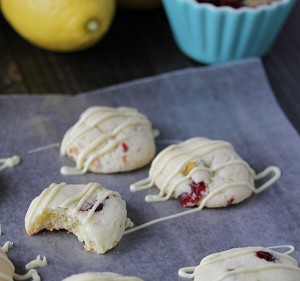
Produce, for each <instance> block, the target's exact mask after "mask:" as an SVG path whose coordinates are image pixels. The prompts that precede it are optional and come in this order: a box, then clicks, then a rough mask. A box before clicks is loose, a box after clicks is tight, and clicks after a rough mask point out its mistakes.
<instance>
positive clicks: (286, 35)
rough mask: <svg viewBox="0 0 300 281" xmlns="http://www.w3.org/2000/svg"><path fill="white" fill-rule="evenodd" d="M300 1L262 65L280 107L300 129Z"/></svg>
mask: <svg viewBox="0 0 300 281" xmlns="http://www.w3.org/2000/svg"><path fill="white" fill-rule="evenodd" d="M299 14H300V2H299V1H298V2H297V3H296V6H295V7H294V10H293V11H292V13H291V15H290V17H289V18H288V20H287V22H286V24H285V25H284V27H283V29H282V30H281V32H280V34H279V36H278V38H277V40H276V42H275V44H274V45H273V47H272V49H271V51H270V53H269V54H268V55H267V56H266V57H265V58H264V60H263V61H264V66H265V69H266V73H267V76H268V78H269V81H270V84H271V86H272V88H273V91H274V93H275V96H276V98H277V100H278V102H279V104H280V106H281V107H282V109H283V111H284V112H285V114H286V115H287V117H288V118H289V120H290V121H291V122H292V124H293V125H294V126H295V128H296V129H297V130H298V132H300V92H299V82H300V67H299V65H300V36H299V32H300V17H299Z"/></svg>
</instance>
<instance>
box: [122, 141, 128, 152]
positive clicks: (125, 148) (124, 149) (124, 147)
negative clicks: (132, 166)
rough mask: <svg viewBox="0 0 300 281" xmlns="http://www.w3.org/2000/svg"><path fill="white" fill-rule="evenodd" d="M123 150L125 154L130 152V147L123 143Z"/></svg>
mask: <svg viewBox="0 0 300 281" xmlns="http://www.w3.org/2000/svg"><path fill="white" fill-rule="evenodd" d="M122 148H123V151H124V152H127V151H128V149H129V148H128V145H127V144H126V143H125V142H122Z"/></svg>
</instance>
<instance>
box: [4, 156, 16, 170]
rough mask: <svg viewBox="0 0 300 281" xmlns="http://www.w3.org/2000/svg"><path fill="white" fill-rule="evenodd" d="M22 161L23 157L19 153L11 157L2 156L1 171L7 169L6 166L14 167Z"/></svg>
mask: <svg viewBox="0 0 300 281" xmlns="http://www.w3.org/2000/svg"><path fill="white" fill-rule="evenodd" d="M20 162H21V158H20V157H19V156H17V155H14V156H13V157H10V158H2V159H0V171H2V170H4V169H6V168H13V167H15V166H17V165H19V164H20Z"/></svg>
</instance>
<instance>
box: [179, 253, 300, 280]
mask: <svg viewBox="0 0 300 281" xmlns="http://www.w3.org/2000/svg"><path fill="white" fill-rule="evenodd" d="M274 248H276V247H274ZM291 252H292V251H288V252H286V253H279V252H277V251H274V250H272V249H270V248H264V247H247V248H235V249H231V250H227V251H224V252H220V253H215V254H212V255H209V256H207V257H205V258H204V259H203V260H202V261H201V263H200V265H198V266H197V267H186V268H181V269H180V270H179V272H178V274H179V275H180V276H181V277H185V278H189V279H193V278H194V280H195V281H208V280H209V281H257V280H262V281H299V280H300V269H299V267H298V263H297V261H296V260H295V259H293V258H292V257H290V256H289V255H288V254H289V253H291Z"/></svg>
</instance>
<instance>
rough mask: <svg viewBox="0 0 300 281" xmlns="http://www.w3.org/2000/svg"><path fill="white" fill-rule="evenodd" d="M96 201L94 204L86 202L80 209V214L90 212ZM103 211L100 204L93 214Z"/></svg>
mask: <svg viewBox="0 0 300 281" xmlns="http://www.w3.org/2000/svg"><path fill="white" fill-rule="evenodd" d="M95 203H96V201H94V202H86V203H85V204H84V205H83V206H82V207H81V208H80V211H81V212H86V211H89V210H91V209H92V208H93V207H94V205H95ZM102 209H103V203H100V204H99V205H98V206H97V208H96V209H95V212H100V211H101V210H102Z"/></svg>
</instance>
